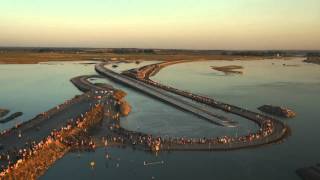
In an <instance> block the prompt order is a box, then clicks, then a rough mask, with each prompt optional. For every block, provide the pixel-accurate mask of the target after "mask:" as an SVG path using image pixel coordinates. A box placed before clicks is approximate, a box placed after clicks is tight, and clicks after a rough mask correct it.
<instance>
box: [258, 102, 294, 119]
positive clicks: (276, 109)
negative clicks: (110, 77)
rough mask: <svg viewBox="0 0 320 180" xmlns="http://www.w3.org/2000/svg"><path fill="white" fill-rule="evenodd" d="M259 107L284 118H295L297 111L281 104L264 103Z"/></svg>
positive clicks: (265, 111) (263, 110)
mask: <svg viewBox="0 0 320 180" xmlns="http://www.w3.org/2000/svg"><path fill="white" fill-rule="evenodd" d="M258 109H259V110H260V111H262V112H264V113H268V114H271V115H274V116H279V117H284V118H293V117H295V116H296V113H295V112H294V111H293V110H290V109H288V108H284V107H280V106H272V105H263V106H260V107H259V108H258Z"/></svg>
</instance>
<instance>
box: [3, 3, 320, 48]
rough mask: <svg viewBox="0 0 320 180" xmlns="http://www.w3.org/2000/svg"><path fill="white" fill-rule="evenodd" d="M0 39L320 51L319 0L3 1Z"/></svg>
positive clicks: (82, 44) (11, 43) (11, 42)
mask: <svg viewBox="0 0 320 180" xmlns="http://www.w3.org/2000/svg"><path fill="white" fill-rule="evenodd" d="M0 46H31V47H40V46H43V47H103V48H113V47H118V48H130V47H132V48H133V47H134V48H165V49H171V48H174V49H225V50H228V49H230V50H264V49H293V50H295V49H306V50H320V0H0Z"/></svg>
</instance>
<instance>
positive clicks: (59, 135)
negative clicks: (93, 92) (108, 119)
mask: <svg viewBox="0 0 320 180" xmlns="http://www.w3.org/2000/svg"><path fill="white" fill-rule="evenodd" d="M102 118H103V107H102V106H101V105H100V104H96V105H94V107H93V108H92V109H91V110H90V111H88V112H86V113H85V114H84V115H83V116H82V117H79V118H77V119H76V120H72V119H71V120H69V121H68V123H67V124H66V125H65V126H63V127H61V128H60V129H59V130H53V131H52V132H51V133H50V135H49V136H48V137H46V138H44V139H42V140H41V141H40V142H36V141H30V142H29V141H28V142H26V143H25V146H24V147H22V148H19V149H18V148H14V149H12V150H10V151H8V152H6V153H2V154H1V155H0V160H1V161H2V164H1V173H0V177H4V176H6V175H7V174H8V173H10V172H12V170H14V169H17V168H18V167H19V166H20V165H21V164H23V163H26V162H29V160H30V159H32V158H35V159H33V161H44V160H43V159H41V158H39V157H38V156H39V152H43V151H45V152H52V153H57V154H61V152H67V151H69V150H72V149H74V148H80V149H84V150H93V149H94V148H95V143H94V142H93V141H92V140H89V141H88V138H87V137H88V132H89V130H90V128H92V127H93V126H95V125H96V124H97V123H99V122H100V121H101V120H102ZM52 144H54V145H52ZM57 145H59V147H58V146H57ZM48 148H49V149H48ZM52 148H53V149H52ZM55 148H57V149H56V150H55ZM60 148H64V150H66V151H62V150H61V149H60ZM45 158H50V157H45ZM3 162H7V163H3ZM34 168H38V167H34ZM39 168H43V167H39Z"/></svg>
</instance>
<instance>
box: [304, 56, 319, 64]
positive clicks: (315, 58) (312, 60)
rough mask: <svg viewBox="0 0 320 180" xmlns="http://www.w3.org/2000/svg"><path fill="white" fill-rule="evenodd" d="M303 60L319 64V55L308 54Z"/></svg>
mask: <svg viewBox="0 0 320 180" xmlns="http://www.w3.org/2000/svg"><path fill="white" fill-rule="evenodd" d="M303 62H306V63H313V64H319V65H320V57H319V56H309V57H308V58H307V59H306V60H303Z"/></svg>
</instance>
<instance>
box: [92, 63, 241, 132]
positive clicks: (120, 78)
mask: <svg viewBox="0 0 320 180" xmlns="http://www.w3.org/2000/svg"><path fill="white" fill-rule="evenodd" d="M105 65H106V64H103V63H102V64H98V65H96V67H95V68H96V71H97V72H98V73H100V74H103V75H105V76H107V77H108V78H111V79H113V80H115V81H117V82H120V83H124V84H125V85H128V86H130V87H132V88H135V89H137V90H139V91H142V92H143V93H145V94H147V95H150V96H152V97H155V98H157V99H159V100H161V101H164V102H166V103H169V104H171V105H173V106H175V107H177V108H180V109H182V110H185V111H187V112H190V113H192V114H194V115H196V116H199V117H201V118H203V119H205V120H207V121H209V122H211V123H213V124H216V125H219V126H225V127H234V125H235V123H234V122H231V121H226V120H222V119H220V117H219V116H217V115H215V114H214V113H212V112H210V111H208V110H206V109H204V108H203V106H202V105H199V104H196V103H192V102H190V101H187V100H184V99H183V98H181V97H179V96H175V95H173V94H171V93H170V92H168V91H166V90H163V89H161V88H157V87H154V86H151V85H149V84H146V83H143V82H141V81H138V80H136V79H133V78H130V77H127V76H124V75H121V74H118V73H115V72H113V71H111V70H109V69H106V68H105V67H104V66H105Z"/></svg>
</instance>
